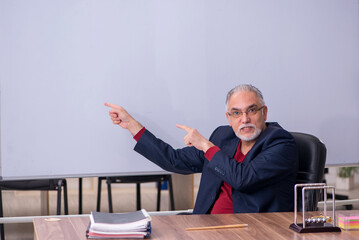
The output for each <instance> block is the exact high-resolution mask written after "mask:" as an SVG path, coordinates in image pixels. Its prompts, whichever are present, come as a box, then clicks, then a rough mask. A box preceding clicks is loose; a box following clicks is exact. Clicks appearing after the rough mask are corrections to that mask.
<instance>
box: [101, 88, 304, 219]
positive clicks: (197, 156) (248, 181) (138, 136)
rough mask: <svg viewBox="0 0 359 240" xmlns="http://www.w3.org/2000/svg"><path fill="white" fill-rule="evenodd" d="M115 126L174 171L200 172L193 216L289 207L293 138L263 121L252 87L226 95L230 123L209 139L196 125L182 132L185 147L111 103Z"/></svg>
mask: <svg viewBox="0 0 359 240" xmlns="http://www.w3.org/2000/svg"><path fill="white" fill-rule="evenodd" d="M105 105H106V106H108V107H110V108H112V109H111V110H110V116H111V119H112V121H113V123H114V124H117V125H119V126H121V127H122V128H125V129H128V130H129V131H130V133H131V134H132V135H133V136H134V139H135V140H136V141H137V144H136V146H135V151H137V152H138V153H140V154H142V155H143V156H144V157H146V158H147V159H149V160H150V161H152V162H154V163H155V164H157V165H159V166H160V167H162V168H163V169H165V170H167V171H171V172H175V173H182V174H189V173H202V177H201V183H200V187H199V191H198V195H197V200H196V204H195V207H194V210H193V213H194V214H206V213H211V214H222V213H254V212H280V211H292V210H293V187H294V184H295V179H296V175H297V170H298V153H297V148H296V144H295V141H294V139H293V137H292V136H291V135H290V134H289V133H288V132H287V131H285V130H284V129H283V128H282V127H280V126H279V125H278V124H277V123H274V122H266V120H267V112H268V108H267V106H266V105H265V103H264V99H263V96H262V93H261V92H260V91H259V90H258V89H257V88H256V87H254V86H252V85H239V86H237V87H235V88H233V89H232V90H231V91H229V93H228V94H227V98H226V108H227V112H226V117H227V119H228V123H229V126H220V127H218V128H217V129H216V130H215V131H214V132H213V133H212V135H211V137H210V138H209V140H207V139H206V138H205V137H203V136H202V135H201V134H200V133H199V132H198V131H197V130H196V129H193V128H190V127H187V126H183V125H177V127H179V128H181V129H183V130H185V131H186V132H187V135H186V136H185V138H184V139H185V140H184V141H185V144H186V145H187V146H188V147H185V148H182V149H173V148H172V147H171V146H170V145H169V144H167V143H165V142H163V141H162V140H160V139H158V138H156V137H155V136H154V135H153V134H152V133H151V132H149V131H148V130H147V129H146V128H145V127H143V126H142V125H141V124H140V123H139V122H137V121H136V120H135V119H134V118H133V117H131V115H129V114H128V113H127V111H126V110H125V109H123V108H122V107H120V106H117V105H115V104H111V103H105Z"/></svg>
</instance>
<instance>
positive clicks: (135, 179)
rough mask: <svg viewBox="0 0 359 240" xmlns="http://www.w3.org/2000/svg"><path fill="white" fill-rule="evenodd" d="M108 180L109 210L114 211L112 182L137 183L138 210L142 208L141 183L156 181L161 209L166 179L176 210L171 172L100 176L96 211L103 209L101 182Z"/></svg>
mask: <svg viewBox="0 0 359 240" xmlns="http://www.w3.org/2000/svg"><path fill="white" fill-rule="evenodd" d="M103 180H106V184H107V194H108V208H109V212H110V213H112V212H113V208H112V193H111V184H112V183H135V184H136V203H137V210H140V209H141V183H148V182H156V183H157V211H160V206H161V184H162V182H164V181H167V182H168V189H169V194H170V203H171V210H175V206H174V197H173V189H172V177H171V175H170V174H161V175H140V176H116V177H99V178H98V186H97V207H96V211H98V212H99V211H100V210H101V209H100V208H101V188H102V187H101V182H102V181H103Z"/></svg>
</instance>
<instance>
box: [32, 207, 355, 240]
mask: <svg viewBox="0 0 359 240" xmlns="http://www.w3.org/2000/svg"><path fill="white" fill-rule="evenodd" d="M354 212H356V213H358V214H359V211H354ZM293 215H294V214H293V213H254V214H223V215H171V216H152V234H151V238H150V239H181V240H182V239H195V240H201V239H204V240H207V239H246V240H250V239H283V240H284V239H285V240H287V239H295V240H322V239H333V240H334V239H345V240H354V239H359V230H358V231H342V232H341V233H301V234H300V233H296V232H294V231H292V230H290V229H289V225H290V224H291V223H293ZM88 223H89V218H88V217H64V218H62V219H61V220H60V221H57V222H50V221H46V219H44V218H35V219H34V228H35V239H37V240H45V239H46V240H51V239H56V240H60V239H66V240H68V239H71V240H86V236H85V232H86V228H87V226H88ZM237 223H247V224H248V227H247V228H237V229H226V230H199V231H186V230H185V228H189V227H203V226H215V225H225V224H237Z"/></svg>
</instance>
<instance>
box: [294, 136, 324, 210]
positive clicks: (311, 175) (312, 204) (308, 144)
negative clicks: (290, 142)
mask: <svg viewBox="0 0 359 240" xmlns="http://www.w3.org/2000/svg"><path fill="white" fill-rule="evenodd" d="M291 134H292V135H293V137H294V139H295V141H296V143H297V147H298V152H299V167H298V175H297V181H296V183H297V184H300V183H322V182H323V178H324V168H325V161H326V156H327V149H326V147H325V145H324V143H322V142H321V141H320V140H319V139H318V138H317V137H315V136H313V135H310V134H306V133H299V132H291ZM299 190H301V189H299ZM305 198H306V203H307V206H308V208H307V209H306V210H308V211H315V210H317V204H318V201H319V200H320V198H321V196H320V192H319V191H308V193H307V194H306V197H305ZM301 199H302V198H301V191H298V200H299V201H298V209H301V206H302V205H301V202H302V201H301Z"/></svg>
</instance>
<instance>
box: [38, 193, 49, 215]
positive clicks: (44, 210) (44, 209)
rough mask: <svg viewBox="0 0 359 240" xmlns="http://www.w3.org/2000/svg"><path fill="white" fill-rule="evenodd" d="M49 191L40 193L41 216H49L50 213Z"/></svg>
mask: <svg viewBox="0 0 359 240" xmlns="http://www.w3.org/2000/svg"><path fill="white" fill-rule="evenodd" d="M49 194H50V193H49V191H46V190H44V191H41V197H40V199H41V200H40V204H41V216H46V215H49V213H50V198H49Z"/></svg>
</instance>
